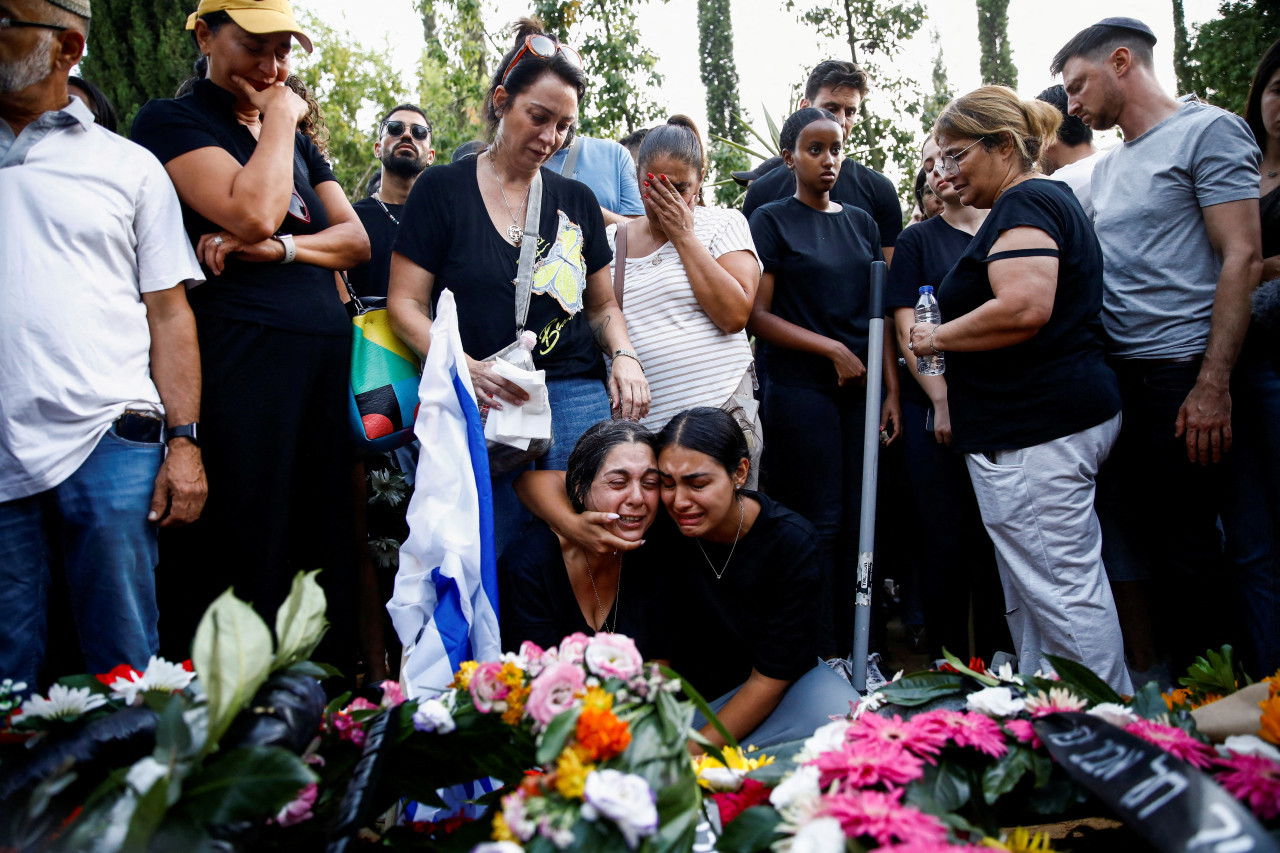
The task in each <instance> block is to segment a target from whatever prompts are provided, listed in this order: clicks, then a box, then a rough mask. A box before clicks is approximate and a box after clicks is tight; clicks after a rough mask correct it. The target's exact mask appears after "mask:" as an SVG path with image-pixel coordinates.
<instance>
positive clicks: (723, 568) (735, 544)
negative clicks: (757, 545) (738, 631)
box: [614, 495, 745, 622]
mask: <svg viewBox="0 0 1280 853" xmlns="http://www.w3.org/2000/svg"><path fill="white" fill-rule="evenodd" d="M737 497H738V532H737V533H735V534H733V547H732V548H730V549H729V556H728V558H727V559H726V560H725V561H724V565H723V566H721V567H720V571H718V572H717V571H716V567H715V564H714V563H712V562H711V558H710V557H708V556H707V549H706V548H703V547H702V540H701V539H694V540H693V541H694V542H697V543H698V550H699V551H701V552H702V559H704V560H706V561H707V565H708V566H710V567H711V573H712V574H713V575H715V576H716V580H720V578H722V577H724V573H725V572H727V571H728V570H729V560H732V559H733V552H734V551H735V550H736V549H737V547H738V537H739V536H741V535H742V517H743V515H745V510H744V509H743V508H742V495H738V496H737ZM617 621H618V620H617V619H614V622H617Z"/></svg>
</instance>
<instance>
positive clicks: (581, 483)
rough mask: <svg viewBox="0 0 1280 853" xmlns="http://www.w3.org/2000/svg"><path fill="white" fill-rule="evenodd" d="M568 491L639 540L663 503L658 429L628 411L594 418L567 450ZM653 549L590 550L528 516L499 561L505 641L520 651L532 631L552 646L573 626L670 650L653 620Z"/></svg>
mask: <svg viewBox="0 0 1280 853" xmlns="http://www.w3.org/2000/svg"><path fill="white" fill-rule="evenodd" d="M564 492H565V493H567V495H568V499H569V502H570V504H571V505H572V507H573V511H574V512H576V513H584V512H592V513H599V514H601V515H602V516H604V517H605V520H604V522H603V523H604V526H605V527H607V528H608V529H609V530H610V531H612V532H613V533H614V534H615V535H616V536H618V537H620V538H621V539H623V540H624V541H627V542H634V543H637V544H638V543H639V542H640V541H641V540H642V539H643V538H644V536H645V533H646V532H647V531H648V529H649V526H650V525H651V524H653V520H654V517H655V516H656V515H657V513H658V459H657V456H656V455H655V453H654V450H653V435H652V434H651V433H650V432H649V431H648V430H646V429H645V428H644V427H642V426H640V425H639V424H636V423H631V422H628V421H613V420H609V421H601V422H600V423H598V424H596V425H594V426H592V427H590V428H589V429H588V430H587V431H586V432H585V433H583V434H582V438H580V439H578V443H577V445H576V446H575V447H574V448H573V452H572V453H571V454H569V463H568V471H566V472H565V482H564ZM653 553H654V549H652V548H650V549H640V550H638V551H630V552H628V551H618V552H612V553H606V554H604V555H600V554H593V553H590V552H589V551H588V550H587V549H586V548H584V547H582V546H581V545H579V544H578V543H576V542H574V541H573V540H571V539H569V538H568V537H566V536H562V535H560V534H557V533H555V532H553V531H552V530H551V528H550V527H548V526H547V524H546V523H545V522H542V521H532V522H530V523H529V524H528V525H526V526H525V528H524V530H523V531H522V532H521V533H520V536H519V537H518V538H517V539H516V540H515V541H514V542H512V544H511V545H510V547H508V548H507V550H506V551H505V552H504V553H503V555H502V559H501V560H499V561H498V573H499V578H500V581H499V582H500V588H501V590H502V595H501V601H502V645H503V647H504V648H505V649H507V650H509V651H516V650H517V649H519V648H520V644H521V643H522V642H525V641H529V642H533V643H537V644H538V645H539V646H542V647H543V648H551V647H553V646H555V645H556V644H557V643H559V642H560V640H561V639H563V638H564V637H566V636H568V635H569V634H572V633H575V632H581V633H584V634H593V633H599V632H602V631H607V632H610V633H622V634H626V635H627V636H629V637H631V639H633V640H635V641H636V646H637V648H639V649H640V652H641V654H643V655H644V657H645V659H646V660H654V659H657V658H665V657H666V656H667V655H666V652H665V649H662V648H657V647H655V644H657V643H662V639H663V638H662V635H661V634H657V633H654V632H651V631H650V630H649V622H650V619H649V613H650V610H651V608H652V605H653V602H654V601H655V600H656V595H657V586H656V584H655V582H654V581H655V580H656V577H657V573H656V572H655V571H654V570H653V568H654V567H653V566H651V565H647V564H646V563H647V560H648V559H651V558H652V555H653ZM624 568H625V569H626V576H627V578H626V581H627V583H626V586H627V600H626V602H625V603H624V602H623V599H622V586H623V584H622V575H623V569H624ZM662 645H664V646H665V643H662Z"/></svg>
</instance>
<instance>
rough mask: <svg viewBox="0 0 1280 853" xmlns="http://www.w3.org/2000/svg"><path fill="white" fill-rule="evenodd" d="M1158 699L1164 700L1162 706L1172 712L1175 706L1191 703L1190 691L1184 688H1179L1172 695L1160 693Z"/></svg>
mask: <svg viewBox="0 0 1280 853" xmlns="http://www.w3.org/2000/svg"><path fill="white" fill-rule="evenodd" d="M1160 697H1161V698H1162V699H1164V704H1165V705H1166V706H1168V708H1169V710H1170V711H1172V710H1173V707H1174V706H1175V705H1186V704H1188V703H1190V701H1191V691H1190V690H1188V689H1187V688H1185V687H1179V688H1178V689H1177V690H1174V691H1173V692H1172V693H1161V694H1160Z"/></svg>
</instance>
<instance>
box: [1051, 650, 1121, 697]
mask: <svg viewBox="0 0 1280 853" xmlns="http://www.w3.org/2000/svg"><path fill="white" fill-rule="evenodd" d="M1044 657H1045V660H1047V661H1049V663H1051V664H1053V668H1054V670H1055V671H1056V672H1057V673H1058V677H1059V678H1061V679H1062V683H1063V684H1064V685H1065V686H1067V687H1070V688H1071V689H1072V690H1073V691H1075V692H1076V693H1078V694H1080V695H1081V696H1083V697H1084V698H1086V699H1088V700H1089V702H1090V703H1092V704H1094V705H1101V704H1103V703H1104V702H1112V703H1115V704H1121V703H1123V702H1124V700H1123V699H1121V698H1120V694H1119V693H1117V692H1115V691H1114V690H1112V689H1111V686H1110V685H1108V684H1107V682H1105V681H1103V680H1102V679H1101V678H1099V677H1098V676H1096V675H1094V674H1093V670H1091V669H1089V667H1087V666H1085V665H1084V664H1082V663H1077V662H1076V661H1073V660H1067V659H1066V658H1060V657H1058V656H1056V655H1049V654H1047V655H1045V656H1044Z"/></svg>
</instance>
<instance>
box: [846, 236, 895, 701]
mask: <svg viewBox="0 0 1280 853" xmlns="http://www.w3.org/2000/svg"><path fill="white" fill-rule="evenodd" d="M888 269H889V268H888V267H887V266H886V265H885V263H884V261H876V262H874V263H873V264H871V326H870V328H869V329H868V330H867V418H866V421H867V423H866V429H864V430H863V433H862V518H861V519H860V520H859V522H858V577H857V587H856V593H855V599H854V601H855V604H854V608H853V660H852V661H851V662H852V663H853V687H854V689H855V690H857V691H858V692H859V693H866V690H867V641H868V639H869V638H870V635H871V569H872V566H873V565H874V564H875V542H876V483H877V481H878V480H879V476H878V475H879V471H880V464H879V463H880V389H881V387H882V385H883V383H884V279H885V273H886V272H887V270H888Z"/></svg>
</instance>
